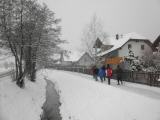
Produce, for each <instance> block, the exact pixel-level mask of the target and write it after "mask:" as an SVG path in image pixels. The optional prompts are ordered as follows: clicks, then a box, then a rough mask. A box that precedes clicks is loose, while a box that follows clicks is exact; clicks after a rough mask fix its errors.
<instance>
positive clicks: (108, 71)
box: [107, 64, 112, 85]
mask: <svg viewBox="0 0 160 120" xmlns="http://www.w3.org/2000/svg"><path fill="white" fill-rule="evenodd" d="M111 77H112V68H111V67H110V66H109V64H108V65H107V78H108V85H110V83H111V82H110V80H111Z"/></svg>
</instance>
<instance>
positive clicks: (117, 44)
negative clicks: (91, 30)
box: [98, 32, 147, 56]
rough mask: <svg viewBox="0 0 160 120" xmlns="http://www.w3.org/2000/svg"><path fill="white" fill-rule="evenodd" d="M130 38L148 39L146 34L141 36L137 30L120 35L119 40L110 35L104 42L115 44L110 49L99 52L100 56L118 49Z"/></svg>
mask: <svg viewBox="0 0 160 120" xmlns="http://www.w3.org/2000/svg"><path fill="white" fill-rule="evenodd" d="M130 39H138V40H147V39H146V38H145V37H144V36H141V35H139V34H137V33H135V32H132V33H128V34H125V35H123V36H119V39H118V40H117V39H116V38H115V37H109V38H108V39H107V41H106V42H105V41H104V43H103V44H109V45H113V47H112V48H111V49H109V50H106V51H104V52H101V53H99V54H98V56H103V55H105V54H107V53H109V52H111V51H113V50H116V49H118V48H120V47H122V46H123V45H124V44H125V43H126V42H128V41H129V40H130Z"/></svg>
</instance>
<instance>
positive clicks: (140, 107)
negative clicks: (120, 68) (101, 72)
mask: <svg viewBox="0 0 160 120" xmlns="http://www.w3.org/2000/svg"><path fill="white" fill-rule="evenodd" d="M45 74H46V76H47V77H48V79H49V80H51V81H53V82H54V83H55V84H56V89H57V91H58V92H59V94H60V100H61V103H62V105H61V107H60V112H61V115H62V118H63V120H160V109H159V106H160V99H154V98H151V97H146V96H143V95H140V94H137V93H135V92H131V91H127V89H126V90H123V89H119V88H118V87H121V86H112V85H111V86H109V85H107V84H102V83H100V82H95V81H93V79H91V78H89V77H85V76H81V75H78V74H72V73H71V72H64V71H52V70H46V73H45ZM124 86H125V85H124ZM159 90H160V89H159Z"/></svg>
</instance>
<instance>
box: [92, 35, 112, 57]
mask: <svg viewBox="0 0 160 120" xmlns="http://www.w3.org/2000/svg"><path fill="white" fill-rule="evenodd" d="M112 47H113V45H108V44H106V43H104V42H102V41H101V40H100V39H99V38H97V39H96V41H95V43H94V46H93V48H94V49H95V54H97V53H100V52H103V51H105V50H108V49H110V48H112Z"/></svg>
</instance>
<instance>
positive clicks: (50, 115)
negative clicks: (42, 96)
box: [41, 79, 62, 120]
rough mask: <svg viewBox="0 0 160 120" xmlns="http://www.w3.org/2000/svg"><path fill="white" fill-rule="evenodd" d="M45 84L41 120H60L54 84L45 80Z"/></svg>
mask: <svg viewBox="0 0 160 120" xmlns="http://www.w3.org/2000/svg"><path fill="white" fill-rule="evenodd" d="M46 82H47V87H46V102H45V103H44V105H43V115H42V116H41V117H42V118H41V120H62V118H61V115H60V109H59V107H60V102H59V95H58V93H57V91H56V89H55V86H54V83H53V82H51V81H50V80H47V79H46Z"/></svg>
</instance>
